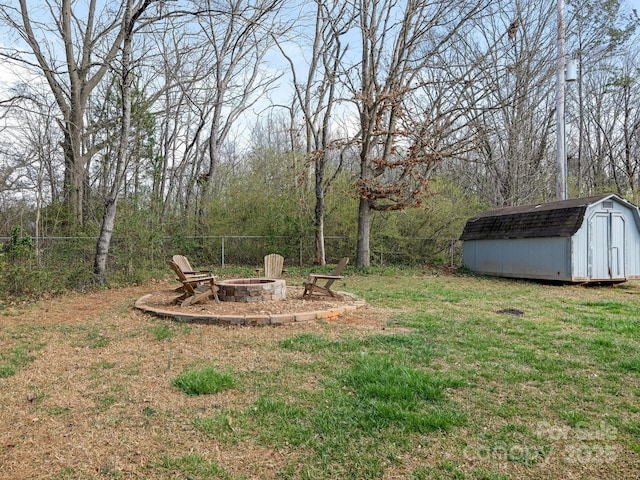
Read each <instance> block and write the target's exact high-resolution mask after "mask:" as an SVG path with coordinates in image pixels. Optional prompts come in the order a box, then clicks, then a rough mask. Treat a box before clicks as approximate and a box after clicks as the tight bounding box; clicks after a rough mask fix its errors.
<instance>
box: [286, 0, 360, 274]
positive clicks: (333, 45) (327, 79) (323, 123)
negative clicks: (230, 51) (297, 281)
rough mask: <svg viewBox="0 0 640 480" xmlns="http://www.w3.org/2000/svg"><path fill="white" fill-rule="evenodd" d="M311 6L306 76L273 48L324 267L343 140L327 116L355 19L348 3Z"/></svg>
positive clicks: (319, 258) (317, 251)
mask: <svg viewBox="0 0 640 480" xmlns="http://www.w3.org/2000/svg"><path fill="white" fill-rule="evenodd" d="M312 6H315V24H314V26H313V37H312V39H311V40H312V44H311V50H310V52H309V54H308V55H307V58H308V59H309V60H308V63H306V64H305V65H306V75H305V72H299V70H301V69H302V67H301V66H300V65H299V63H300V62H297V61H295V60H294V58H293V56H292V55H291V54H288V53H287V52H286V49H285V48H283V47H282V46H280V44H278V45H279V46H280V50H281V52H282V54H283V55H284V57H285V58H286V60H287V62H288V63H289V68H290V71H291V74H292V82H293V88H294V95H295V100H296V102H297V105H298V106H299V108H300V111H301V112H302V117H303V124H304V137H305V145H306V152H305V153H306V155H307V159H308V161H309V163H310V164H311V165H312V166H313V172H314V192H315V200H316V203H315V208H314V230H315V232H314V233H315V263H316V264H317V265H325V263H326V253H325V244H324V217H325V197H326V194H327V191H328V189H329V188H330V187H331V184H332V183H333V180H334V179H335V178H336V176H337V175H339V173H340V171H341V169H342V165H343V162H342V161H341V159H342V158H343V155H342V154H341V153H340V152H341V151H342V150H343V148H344V147H345V146H346V144H347V143H348V142H345V139H344V138H343V139H341V138H338V137H337V134H336V132H335V130H336V123H337V122H335V118H333V114H334V111H335V110H336V104H337V103H338V99H337V95H338V93H337V88H338V87H339V85H340V78H339V76H340V74H341V68H342V66H343V61H344V57H345V54H346V53H347V50H348V45H347V44H345V43H344V42H343V40H342V37H343V36H344V35H345V34H346V33H347V32H348V31H349V30H350V29H351V27H352V24H353V21H354V18H355V17H354V14H353V11H352V10H351V8H352V7H353V5H351V4H349V3H345V2H340V1H338V2H335V1H331V0H329V1H324V0H314V1H313V2H312ZM298 28H300V26H298ZM276 41H277V39H276ZM300 77H302V78H300ZM332 120H333V123H332ZM332 127H333V131H332ZM335 153H337V155H335ZM336 157H337V158H338V162H337V164H336V163H334V165H335V168H334V169H333V171H332V172H330V175H329V176H327V170H328V167H329V165H330V164H331V163H332V161H333V159H334V158H336Z"/></svg>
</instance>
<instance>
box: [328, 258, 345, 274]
mask: <svg viewBox="0 0 640 480" xmlns="http://www.w3.org/2000/svg"><path fill="white" fill-rule="evenodd" d="M347 263H349V257H344V258H341V259H340V261H339V262H338V265H336V268H334V269H333V272H331V273H330V275H332V276H333V275H335V276H338V275H342V270H344V267H346V266H347Z"/></svg>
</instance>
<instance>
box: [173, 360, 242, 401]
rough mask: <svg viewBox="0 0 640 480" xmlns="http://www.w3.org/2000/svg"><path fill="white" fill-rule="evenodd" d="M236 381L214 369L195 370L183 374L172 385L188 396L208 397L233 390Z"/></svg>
mask: <svg viewBox="0 0 640 480" xmlns="http://www.w3.org/2000/svg"><path fill="white" fill-rule="evenodd" d="M236 383H237V382H236V380H235V379H234V378H233V377H232V376H231V375H230V374H228V373H220V372H218V371H217V370H216V369H215V368H213V367H205V368H193V369H189V370H186V371H184V372H182V373H181V374H180V375H178V376H177V377H176V378H175V379H174V380H173V382H172V385H173V386H174V387H176V388H178V389H179V390H182V391H183V392H184V393H186V394H187V395H207V394H211V393H218V392H221V391H222V390H225V389H227V388H233V387H234V386H235V385H236Z"/></svg>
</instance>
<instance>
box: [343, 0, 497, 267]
mask: <svg viewBox="0 0 640 480" xmlns="http://www.w3.org/2000/svg"><path fill="white" fill-rule="evenodd" d="M490 3H491V2H489V1H486V0H475V1H473V0H472V1H459V2H450V1H426V0H409V1H407V2H406V3H403V4H397V3H396V2H394V1H388V0H358V1H357V2H356V3H355V7H356V8H357V9H358V11H359V13H360V15H359V19H360V24H359V26H358V29H359V33H360V38H361V54H362V58H361V62H360V63H359V64H358V65H357V68H355V69H354V70H353V72H352V73H353V74H352V76H351V86H352V89H353V92H354V102H355V104H356V106H357V109H358V115H359V127H360V132H359V134H358V137H359V138H358V141H359V144H360V168H359V173H358V194H359V197H360V202H359V212H358V242H357V252H356V265H357V266H359V267H362V266H368V265H369V263H370V228H371V212H372V211H391V210H399V209H403V208H409V207H414V206H417V205H419V204H420V202H421V199H422V196H423V195H424V193H425V192H426V186H427V181H428V176H429V172H430V171H431V169H432V168H433V165H434V164H436V163H438V162H440V161H442V160H443V159H445V158H447V157H449V156H451V155H452V151H451V150H450V149H451V147H452V145H451V144H449V143H448V142H446V141H445V142H444V143H443V142H442V140H444V139H445V138H446V135H445V134H443V133H444V131H446V130H449V129H450V128H451V127H453V128H457V127H455V126H454V125H456V123H457V120H453V119H451V118H448V113H447V112H453V111H455V109H454V110H452V109H451V107H452V105H451V104H450V101H446V96H443V95H442V94H437V93H436V94H435V97H433V98H434V100H435V101H436V104H434V105H430V106H429V107H428V108H426V110H423V111H422V112H419V111H417V110H414V108H413V107H414V105H415V104H416V103H415V101H414V98H413V96H414V95H416V94H418V91H419V90H421V91H423V92H425V91H430V90H431V91H433V90H437V89H439V88H442V87H443V86H445V85H446V84H447V83H449V82H447V83H443V82H442V79H440V80H439V81H438V84H432V85H425V84H423V83H422V82H421V79H420V72H422V71H423V70H425V69H426V70H429V69H430V68H431V67H432V62H434V61H436V62H437V58H438V55H439V54H440V53H442V52H443V51H444V50H445V49H446V48H447V47H448V46H450V45H451V43H452V42H453V41H455V40H457V39H458V35H457V34H458V33H460V32H461V30H462V29H463V28H464V27H465V26H466V25H468V24H470V23H471V22H472V21H473V20H474V19H475V18H476V17H477V16H478V15H480V14H482V12H483V11H484V10H485V9H486V8H487V6H488V5H489V4H490ZM458 81H459V80H458ZM434 113H435V114H436V115H437V119H436V120H434V119H433V118H427V117H428V116H429V115H432V114H434ZM415 115H420V116H419V117H416V116H415ZM422 119H425V120H426V121H424V122H422ZM443 129H444V130H443Z"/></svg>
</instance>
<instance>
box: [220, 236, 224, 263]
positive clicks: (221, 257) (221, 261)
mask: <svg viewBox="0 0 640 480" xmlns="http://www.w3.org/2000/svg"><path fill="white" fill-rule="evenodd" d="M220 263H221V264H222V268H224V237H222V253H221V255H220Z"/></svg>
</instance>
